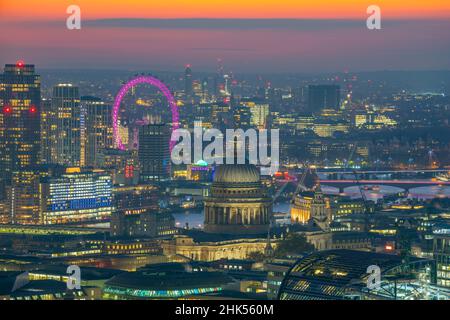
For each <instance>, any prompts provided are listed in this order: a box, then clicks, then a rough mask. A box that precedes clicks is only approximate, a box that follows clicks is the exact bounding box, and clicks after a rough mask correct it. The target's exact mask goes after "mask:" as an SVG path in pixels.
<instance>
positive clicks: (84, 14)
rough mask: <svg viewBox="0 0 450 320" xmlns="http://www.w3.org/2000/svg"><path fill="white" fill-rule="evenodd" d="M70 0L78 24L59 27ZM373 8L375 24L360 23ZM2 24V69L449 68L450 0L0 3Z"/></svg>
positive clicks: (10, 0) (56, 0)
mask: <svg viewBox="0 0 450 320" xmlns="http://www.w3.org/2000/svg"><path fill="white" fill-rule="evenodd" d="M70 5H78V6H79V7H80V9H81V26H82V27H81V29H80V30H68V28H67V27H66V19H67V18H68V17H69V14H68V13H67V12H66V9H67V8H68V6H70ZM370 5H378V6H379V7H380V8H381V19H382V29H381V30H375V31H374V30H369V29H368V28H367V26H366V19H367V17H368V16H369V15H368V14H367V12H366V11H367V8H368V7H369V6H370ZM182 18H184V19H185V20H177V19H182ZM187 18H191V19H187ZM196 18H208V19H212V20H206V21H205V20H202V19H196ZM101 19H110V20H101ZM155 19H169V20H155ZM229 19H235V20H229ZM236 19H238V20H236ZM259 19H261V20H259ZM264 19H266V20H264ZM268 19H278V20H276V21H273V20H268ZM283 19H298V20H295V21H294V20H283ZM0 29H1V30H2V32H0V43H1V44H2V47H1V50H0V66H1V65H3V64H6V63H11V62H14V61H16V60H18V59H23V60H25V61H27V62H30V63H33V64H36V66H38V67H39V68H75V69H76V68H100V69H102V68H103V69H108V68H111V69H117V68H121V69H133V70H181V69H182V68H183V66H184V65H185V64H188V63H189V64H192V66H193V68H194V69H195V70H196V71H199V70H205V71H211V70H215V68H216V67H217V66H216V63H217V59H218V58H220V59H222V60H223V61H224V64H225V67H227V68H229V69H233V70H234V71H236V72H325V71H335V70H336V71H337V70H344V69H349V70H363V71H367V70H444V69H445V70H449V69H450V59H449V57H450V0H426V1H424V0H420V1H419V0H410V1H405V0H123V1H122V0H121V1H116V0H0Z"/></svg>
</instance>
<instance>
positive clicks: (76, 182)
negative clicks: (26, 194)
mask: <svg viewBox="0 0 450 320" xmlns="http://www.w3.org/2000/svg"><path fill="white" fill-rule="evenodd" d="M112 208H113V204H112V182H111V176H110V175H109V174H108V173H107V172H106V171H103V170H83V171H82V170H81V169H80V168H68V169H67V170H66V171H65V172H64V173H62V174H57V175H53V176H49V177H45V178H43V179H42V180H41V215H42V223H43V224H64V223H78V222H89V221H101V220H105V219H108V218H109V217H110V216H111V212H112Z"/></svg>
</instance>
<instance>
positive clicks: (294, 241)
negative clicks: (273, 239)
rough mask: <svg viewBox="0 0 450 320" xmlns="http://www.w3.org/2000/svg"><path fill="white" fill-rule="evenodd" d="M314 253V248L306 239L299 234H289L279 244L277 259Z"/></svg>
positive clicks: (276, 253) (276, 251)
mask: <svg viewBox="0 0 450 320" xmlns="http://www.w3.org/2000/svg"><path fill="white" fill-rule="evenodd" d="M310 251H314V246H313V245H312V244H310V243H309V242H307V241H306V238H305V237H304V236H303V235H301V234H298V233H289V234H288V235H287V237H286V238H285V239H284V240H282V241H281V242H279V243H278V246H277V247H276V249H275V254H274V255H275V257H277V258H283V257H286V256H289V255H298V254H300V253H305V252H310Z"/></svg>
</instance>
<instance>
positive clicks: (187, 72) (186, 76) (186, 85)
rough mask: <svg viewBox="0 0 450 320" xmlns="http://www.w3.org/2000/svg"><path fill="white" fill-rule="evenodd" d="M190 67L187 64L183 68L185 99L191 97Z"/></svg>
mask: <svg viewBox="0 0 450 320" xmlns="http://www.w3.org/2000/svg"><path fill="white" fill-rule="evenodd" d="M192 88H193V87H192V69H191V65H190V64H188V65H187V66H186V69H185V70H184V94H185V96H186V101H190V100H191V99H192Z"/></svg>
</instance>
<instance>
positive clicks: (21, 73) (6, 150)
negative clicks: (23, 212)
mask: <svg viewBox="0 0 450 320" xmlns="http://www.w3.org/2000/svg"><path fill="white" fill-rule="evenodd" d="M40 99H41V81H40V76H39V75H36V74H35V70H34V65H32V64H25V63H24V62H23V61H18V62H17V63H16V64H7V65H5V68H4V73H3V74H0V111H1V112H0V189H1V190H0V191H1V195H2V196H4V190H5V189H4V187H5V185H6V184H9V182H10V180H11V176H12V172H14V171H21V170H24V169H29V168H30V167H33V166H36V165H37V164H38V162H39V149H40Z"/></svg>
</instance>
